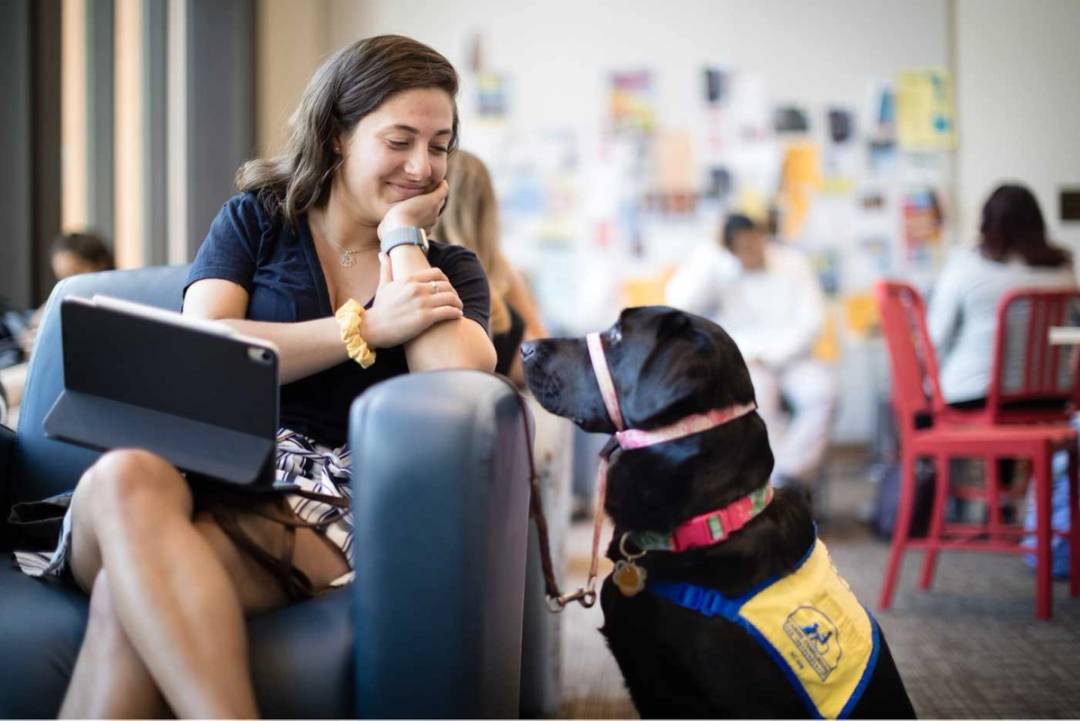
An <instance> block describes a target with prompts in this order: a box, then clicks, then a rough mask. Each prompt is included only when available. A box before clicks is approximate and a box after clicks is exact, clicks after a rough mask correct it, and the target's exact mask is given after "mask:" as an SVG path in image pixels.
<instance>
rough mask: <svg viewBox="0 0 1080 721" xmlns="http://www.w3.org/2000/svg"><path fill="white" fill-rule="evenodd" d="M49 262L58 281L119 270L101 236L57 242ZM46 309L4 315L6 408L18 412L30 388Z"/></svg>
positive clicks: (0, 364) (1, 357)
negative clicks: (33, 356)
mask: <svg viewBox="0 0 1080 721" xmlns="http://www.w3.org/2000/svg"><path fill="white" fill-rule="evenodd" d="M49 262H50V265H51V266H52V271H53V275H54V276H56V280H57V281H61V280H64V279H65V278H70V277H71V276H73V275H80V274H82V273H96V272H98V271H102V270H112V269H113V268H115V267H116V266H115V264H114V262H113V256H112V252H110V251H109V247H108V245H107V244H106V243H105V241H104V239H102V238H101V236H99V235H97V234H95V233H90V232H81V233H65V234H63V235H61V236H59V237H58V238H57V239H56V241H55V242H53V245H52V248H51V250H50V253H49ZM44 312H45V305H44V304H42V305H41V307H39V308H37V309H36V310H33V311H29V310H25V311H24V310H8V311H5V312H4V313H2V314H0V349H2V350H0V393H2V394H4V396H6V398H5V405H8V406H10V407H12V408H15V407H17V406H18V405H19V403H20V402H21V400H22V393H23V388H24V386H25V385H26V371H27V368H28V364H27V362H26V361H27V360H28V359H29V357H30V353H31V352H32V351H33V348H34V339H35V338H36V336H37V329H38V325H40V324H41V317H42V315H43V314H44Z"/></svg>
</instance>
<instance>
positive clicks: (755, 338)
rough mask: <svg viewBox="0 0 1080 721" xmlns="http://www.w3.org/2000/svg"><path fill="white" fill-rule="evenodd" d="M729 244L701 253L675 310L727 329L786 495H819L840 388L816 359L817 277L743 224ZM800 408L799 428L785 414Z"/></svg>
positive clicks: (725, 236)
mask: <svg viewBox="0 0 1080 721" xmlns="http://www.w3.org/2000/svg"><path fill="white" fill-rule="evenodd" d="M721 240H722V244H721V243H716V242H708V243H702V244H700V245H699V246H698V247H697V248H696V249H695V250H694V251H693V252H692V254H691V255H690V257H689V258H688V259H687V260H686V261H685V262H684V263H683V264H682V265H681V266H680V267H679V268H678V269H677V270H676V272H675V274H674V275H673V276H672V277H671V280H670V281H668V285H667V289H666V293H665V295H666V298H667V302H668V303H669V304H670V305H672V306H675V307H676V308H682V309H683V310H688V311H690V312H692V313H697V314H698V315H702V316H705V317H706V318H709V319H711V320H713V321H715V322H717V323H719V324H720V325H721V326H723V328H724V330H725V331H727V332H728V334H729V335H730V336H731V337H732V339H734V341H735V343H736V344H737V345H738V346H739V350H740V351H741V352H742V354H743V358H745V360H746V364H747V366H748V367H749V368H750V377H751V380H752V381H753V384H754V392H755V394H756V395H757V403H758V412H759V413H760V414H761V416H762V418H764V420H765V424H766V426H767V427H768V430H769V440H770V443H771V445H772V448H773V455H774V456H775V457H776V467H775V469H774V471H773V478H774V481H775V482H776V483H777V485H784V484H791V483H799V484H802V485H803V486H804V487H805V486H809V485H810V484H811V483H812V482H813V481H814V478H815V474H816V472H817V470H818V469H819V468H820V466H821V463H822V459H823V457H824V455H825V448H826V445H827V443H828V435H829V422H830V420H831V417H832V410H833V405H834V403H835V395H836V391H835V387H834V383H833V379H832V376H831V374H830V373H829V370H828V368H826V367H825V365H824V364H822V363H821V362H820V361H817V360H815V359H813V358H812V357H811V349H812V347H813V344H814V341H815V340H816V339H817V337H818V334H819V333H820V332H821V328H822V325H823V323H824V314H825V301H824V296H823V294H822V292H821V286H820V284H819V282H818V279H817V276H816V275H815V274H814V271H813V269H812V268H811V267H810V264H809V262H808V261H807V260H806V258H805V257H804V256H803V255H802V254H801V253H800V252H798V251H797V250H795V249H793V248H789V247H787V246H784V245H782V244H780V243H778V242H775V241H767V240H766V235H765V233H764V232H762V230H761V228H759V227H758V226H757V225H756V224H755V223H754V222H753V221H752V220H750V218H748V217H747V216H745V215H740V214H733V215H730V216H729V217H728V218H727V221H726V222H725V223H724V226H723V232H722V234H721ZM785 402H786V403H787V404H788V405H789V406H790V410H791V415H790V420H789V418H788V417H787V414H785V413H784V409H783V404H784V403H785Z"/></svg>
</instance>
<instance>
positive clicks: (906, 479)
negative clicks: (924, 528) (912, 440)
mask: <svg viewBox="0 0 1080 721" xmlns="http://www.w3.org/2000/svg"><path fill="white" fill-rule="evenodd" d="M914 506H915V457H914V455H912V454H911V453H909V452H906V451H905V452H902V454H901V463H900V504H899V507H898V508H897V509H896V525H895V526H894V527H893V540H892V548H890V549H889V561H888V565H887V566H886V568H885V583H884V585H882V587H881V597H880V598H879V599H878V606H880V607H881V608H883V609H886V608H889V607H890V606H891V605H892V597H893V591H894V590H895V588H896V576H897V574H898V573H899V571H900V564H901V562H902V561H903V560H904V548H905V546H906V545H907V540H908V534H909V533H910V532H911V516H912V513H913V508H914Z"/></svg>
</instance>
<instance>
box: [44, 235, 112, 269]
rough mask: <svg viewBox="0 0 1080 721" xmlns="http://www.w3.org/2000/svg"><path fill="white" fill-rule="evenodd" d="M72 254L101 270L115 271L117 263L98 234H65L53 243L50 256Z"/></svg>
mask: <svg viewBox="0 0 1080 721" xmlns="http://www.w3.org/2000/svg"><path fill="white" fill-rule="evenodd" d="M57 253H72V254H74V255H77V256H79V257H80V258H81V259H83V260H85V261H86V262H87V263H90V264H91V265H93V266H94V267H95V268H97V269H99V270H113V269H115V268H116V263H115V261H113V255H112V252H110V251H109V246H108V245H106V244H105V240H104V239H103V238H102V237H101V236H100V235H98V234H96V233H90V232H85V233H64V234H63V235H60V236H58V237H57V238H56V240H55V241H53V244H52V248H51V249H50V251H49V254H50V255H56V254H57Z"/></svg>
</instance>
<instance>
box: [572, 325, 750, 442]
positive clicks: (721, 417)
mask: <svg viewBox="0 0 1080 721" xmlns="http://www.w3.org/2000/svg"><path fill="white" fill-rule="evenodd" d="M585 342H586V344H587V345H588V347H589V359H590V360H592V367H593V373H595V374H596V382H597V384H598V385H599V386H600V395H601V396H602V397H603V399H604V406H605V407H606V408H607V412H608V416H609V417H610V418H611V422H612V423H614V424H615V428H616V429H617V430H616V432H615V436H614V439H615V441H616V442H617V443H618V444H619V447H620V448H622V449H623V450H624V451H629V450H633V449H635V448H645V447H646V446H651V445H655V444H657V443H665V442H667V441H674V440H676V439H679V438H684V437H686V436H691V435H694V434H695V433H703V432H704V431H707V430H709V429H711V428H716V427H717V426H722V425H723V424H725V423H728V422H730V421H733V420H735V419H736V418H741V417H742V416H745V415H746V414H747V413H750V412H751V411H754V410H755V409H756V408H757V405H755V404H754V403H743V404H739V405H734V406H728V407H727V408H714V409H713V410H711V411H706V412H704V413H694V414H692V415H689V416H684V417H683V418H680V419H679V420H677V421H675V422H674V423H672V424H670V425H667V426H663V427H661V428H653V429H651V430H641V429H639V428H626V423H625V422H624V420H623V416H622V411H621V410H620V408H619V396H618V394H617V393H616V391H615V382H614V381H613V380H612V379H611V370H610V369H609V368H608V364H607V356H605V355H604V345H603V343H602V342H601V340H600V334H599V333H589V334H588V335H587V336H585Z"/></svg>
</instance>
